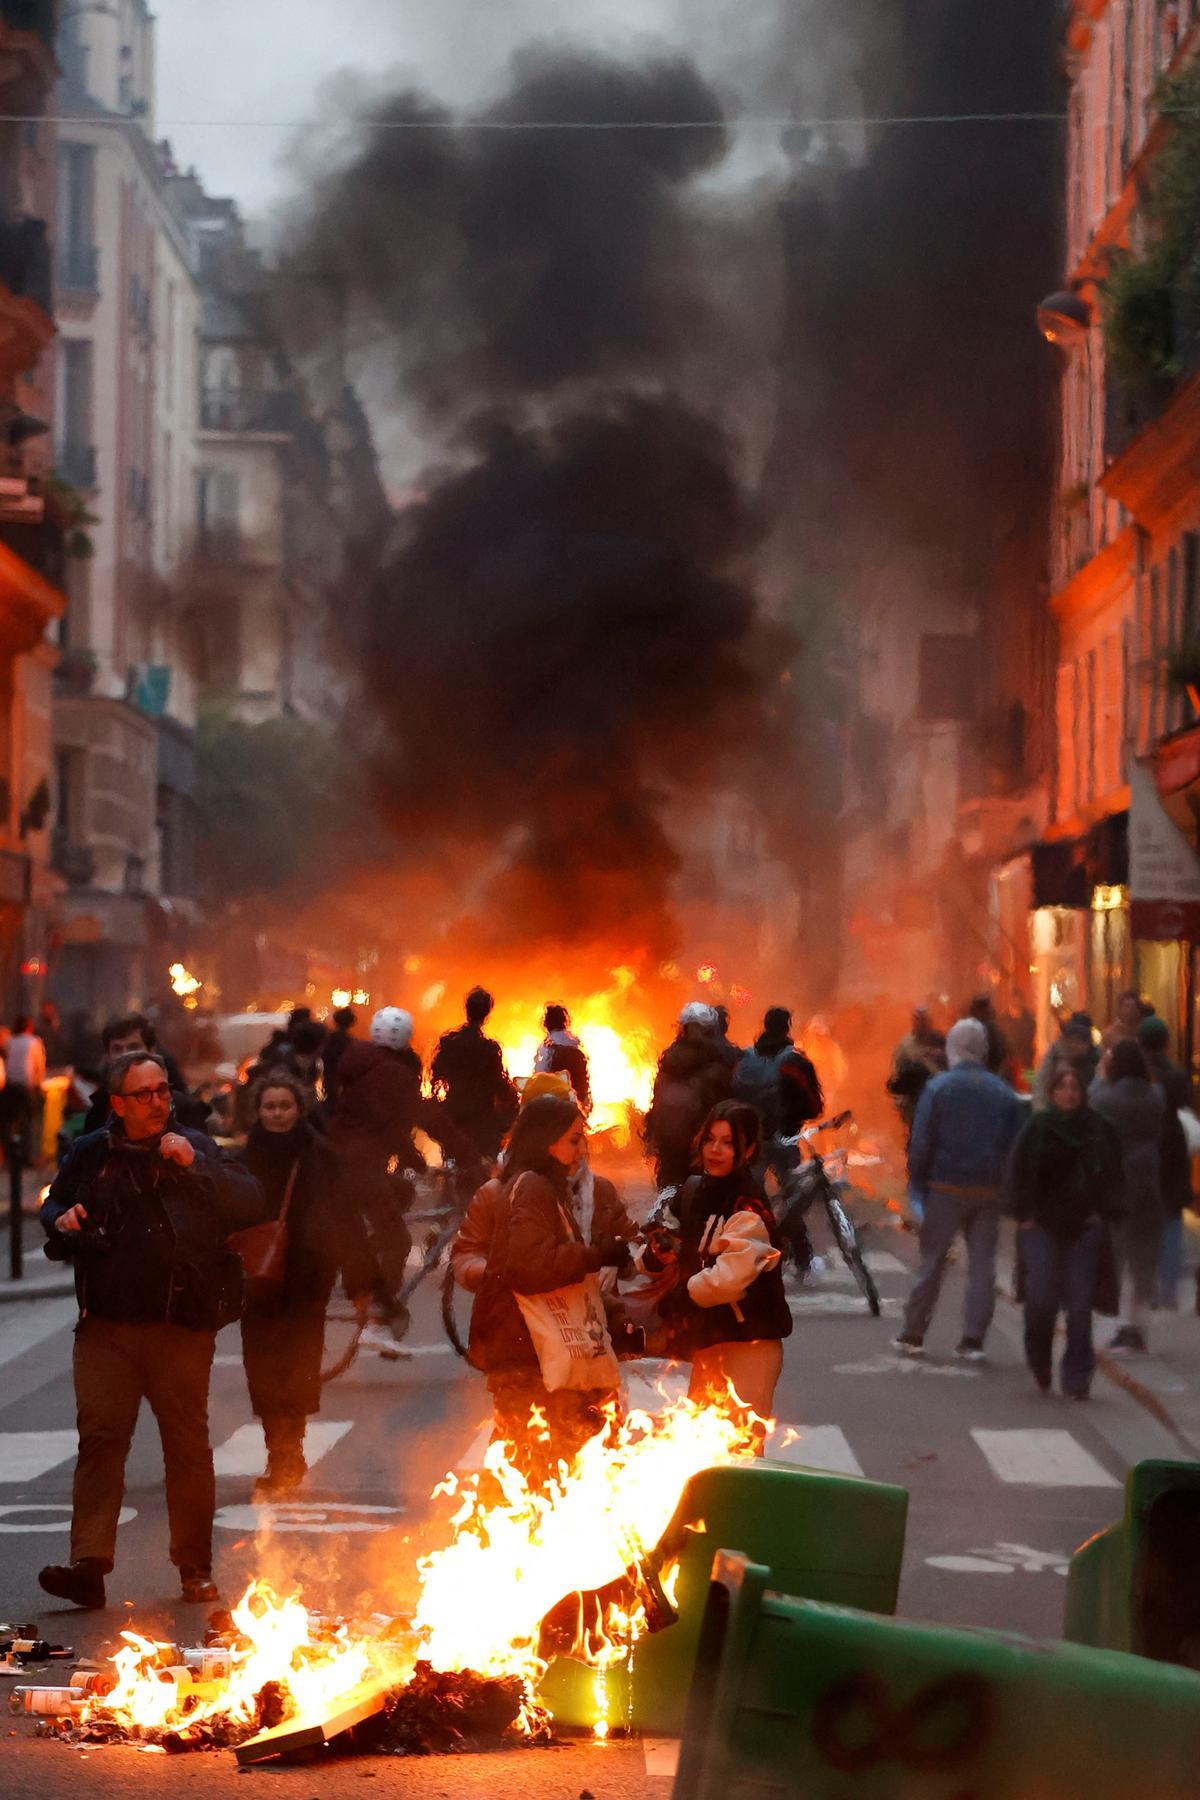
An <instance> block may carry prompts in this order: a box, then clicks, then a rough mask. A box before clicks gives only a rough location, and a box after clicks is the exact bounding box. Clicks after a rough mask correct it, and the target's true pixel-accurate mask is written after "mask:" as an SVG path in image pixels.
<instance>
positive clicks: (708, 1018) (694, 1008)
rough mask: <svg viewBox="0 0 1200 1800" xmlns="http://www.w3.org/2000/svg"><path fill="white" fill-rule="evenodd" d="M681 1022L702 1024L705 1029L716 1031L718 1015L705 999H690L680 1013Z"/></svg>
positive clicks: (682, 1023) (684, 1023)
mask: <svg viewBox="0 0 1200 1800" xmlns="http://www.w3.org/2000/svg"><path fill="white" fill-rule="evenodd" d="M679 1023H680V1024H681V1025H700V1026H703V1028H704V1030H705V1031H715V1030H716V1028H717V1015H716V1013H715V1012H714V1011H713V1009H712V1007H711V1006H706V1005H705V1004H704V1002H703V1000H689V1001H688V1003H687V1005H686V1006H685V1007H684V1009H683V1011H682V1012H681V1013H680V1015H679Z"/></svg>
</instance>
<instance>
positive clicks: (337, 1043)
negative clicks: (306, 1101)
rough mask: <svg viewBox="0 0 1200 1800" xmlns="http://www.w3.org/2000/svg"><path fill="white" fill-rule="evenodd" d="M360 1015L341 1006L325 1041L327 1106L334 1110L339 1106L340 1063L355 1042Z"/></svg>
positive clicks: (323, 1058) (324, 1059)
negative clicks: (353, 1041) (352, 1042)
mask: <svg viewBox="0 0 1200 1800" xmlns="http://www.w3.org/2000/svg"><path fill="white" fill-rule="evenodd" d="M357 1023H358V1014H357V1013H356V1012H355V1011H354V1009H353V1007H350V1006H339V1007H338V1009H337V1011H336V1012H335V1013H334V1015H333V1030H332V1031H331V1032H330V1033H329V1036H328V1037H327V1038H326V1039H325V1047H324V1049H323V1051H322V1053H321V1061H322V1062H323V1063H324V1065H325V1104H326V1106H327V1107H328V1108H329V1109H330V1111H332V1110H333V1108H334V1106H335V1105H336V1104H337V1084H338V1063H339V1062H340V1061H341V1059H342V1057H343V1056H344V1055H345V1052H346V1047H347V1045H348V1044H349V1043H350V1042H351V1041H352V1040H353V1037H354V1027H355V1025H357Z"/></svg>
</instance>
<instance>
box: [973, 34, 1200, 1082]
mask: <svg viewBox="0 0 1200 1800" xmlns="http://www.w3.org/2000/svg"><path fill="white" fill-rule="evenodd" d="M1067 43H1068V56H1069V62H1068V67H1069V75H1070V101H1069V114H1070V142H1069V155H1068V169H1067V189H1066V245H1065V251H1066V254H1065V266H1064V272H1063V273H1064V281H1063V286H1062V289H1061V291H1060V292H1058V293H1056V294H1054V295H1051V296H1049V297H1048V298H1047V300H1046V302H1045V303H1044V305H1043V307H1042V309H1041V312H1040V314H1039V317H1040V320H1041V323H1042V325H1043V329H1044V330H1045V332H1046V335H1047V336H1049V337H1050V338H1051V340H1052V341H1054V342H1055V343H1057V344H1058V346H1059V356H1060V361H1061V391H1060V402H1061V404H1060V431H1059V463H1058V476H1057V484H1056V486H1057V491H1056V493H1055V496H1054V501H1053V515H1054V516H1053V533H1052V541H1053V548H1054V579H1053V590H1054V591H1053V598H1052V602H1051V606H1052V610H1053V614H1054V617H1055V620H1056V623H1057V628H1058V634H1059V657H1058V670H1057V692H1056V740H1057V757H1056V778H1055V784H1054V796H1053V802H1054V804H1053V824H1052V827H1051V829H1050V830H1049V831H1048V832H1047V834H1046V837H1045V839H1044V840H1043V841H1042V842H1040V843H1039V844H1038V845H1037V846H1036V847H1035V849H1034V851H1033V853H1032V856H1031V857H1030V859H1029V860H1028V864H1027V865H1026V866H1025V868H1024V869H1022V868H1020V867H1018V866H1015V865H1014V866H1012V867H1010V869H1009V870H1008V871H1007V874H1006V879H1007V881H1008V882H1009V884H1010V894H1011V905H1010V909H1009V910H1010V917H1011V919H1012V928H1013V930H1016V929H1017V926H1016V919H1017V917H1018V915H1019V912H1020V908H1021V904H1022V901H1021V889H1022V886H1023V884H1024V886H1025V895H1024V899H1025V903H1026V904H1027V905H1028V906H1029V908H1030V909H1031V912H1032V957H1031V960H1032V966H1033V969H1034V975H1035V983H1036V990H1037V1001H1038V1012H1039V1018H1040V1024H1041V1028H1042V1032H1043V1036H1044V1035H1045V1034H1046V1033H1048V1032H1049V1031H1051V1030H1052V1029H1053V1020H1054V1016H1055V1015H1056V1014H1057V1015H1059V1016H1061V1015H1062V1014H1063V1013H1064V1012H1066V1011H1070V1010H1072V1009H1073V1008H1075V1007H1085V1008H1086V1009H1087V1010H1088V1011H1090V1012H1091V1014H1092V1016H1093V1017H1094V1018H1095V1019H1096V1021H1097V1022H1098V1023H1100V1024H1103V1023H1104V1022H1106V1020H1107V1019H1109V1018H1110V1017H1111V1015H1112V1011H1113V1007H1114V1004H1115V1000H1116V996H1117V995H1118V994H1119V992H1120V991H1121V990H1122V989H1123V988H1125V987H1128V986H1133V987H1136V988H1138V989H1139V990H1141V991H1142V992H1143V993H1145V994H1146V995H1148V996H1149V998H1150V999H1152V1000H1153V1002H1154V1004H1155V1006H1156V1007H1157V1009H1158V1011H1159V1012H1160V1013H1161V1014H1162V1016H1163V1017H1164V1018H1165V1019H1166V1020H1167V1021H1168V1023H1169V1024H1170V1026H1171V1029H1172V1033H1173V1036H1174V1040H1175V1047H1176V1050H1177V1051H1178V1052H1179V1053H1181V1054H1185V1053H1190V1052H1191V1051H1192V1050H1193V1048H1194V1045H1195V1039H1196V1031H1195V1017H1194V1015H1195V1007H1196V986H1197V984H1196V945H1197V944H1198V943H1200V904H1198V903H1200V861H1197V858H1196V854H1195V853H1196V848H1197V844H1198V842H1200V838H1198V835H1197V819H1198V817H1200V808H1198V798H1197V797H1198V796H1200V725H1198V724H1197V721H1198V720H1200V704H1198V702H1200V685H1197V683H1196V682H1195V681H1194V680H1193V679H1192V677H1191V676H1190V674H1189V668H1190V664H1189V661H1188V659H1189V656H1190V655H1192V654H1193V652H1194V650H1195V647H1196V645H1197V642H1198V640H1197V626H1198V623H1200V615H1198V611H1197V609H1198V606H1200V587H1198V583H1200V481H1198V480H1197V477H1196V473H1195V471H1196V468H1197V454H1198V452H1200V332H1198V331H1197V328H1196V322H1195V317H1194V313H1193V310H1192V306H1191V302H1190V300H1189V298H1188V295H1189V289H1188V275H1189V268H1190V262H1191V257H1194V254H1195V252H1194V238H1193V240H1192V243H1193V248H1192V251H1191V256H1189V257H1185V258H1184V266H1183V268H1182V270H1180V271H1174V272H1173V271H1172V270H1171V269H1170V268H1168V267H1167V266H1166V263H1165V262H1164V260H1163V248H1162V247H1163V246H1165V245H1167V244H1168V242H1169V236H1170V232H1171V230H1172V229H1173V226H1172V222H1171V221H1170V220H1169V219H1165V218H1164V217H1163V216H1161V206H1160V201H1159V199H1158V193H1159V184H1158V176H1159V173H1160V172H1161V171H1162V170H1163V168H1164V166H1165V165H1164V159H1167V158H1172V159H1175V158H1179V157H1183V158H1187V157H1188V156H1192V157H1195V156H1196V155H1200V143H1194V142H1193V140H1194V139H1195V138H1196V134H1195V132H1194V130H1193V129H1191V128H1190V127H1187V128H1184V129H1183V130H1181V128H1180V127H1179V125H1178V117H1179V116H1180V115H1178V114H1176V112H1175V106H1177V105H1178V102H1179V96H1180V94H1181V93H1183V92H1185V90H1181V89H1178V88H1175V89H1172V88H1170V87H1168V88H1167V89H1165V90H1164V87H1163V85H1162V84H1163V83H1164V82H1166V83H1178V82H1181V81H1182V82H1184V83H1188V82H1190V83H1193V84H1194V83H1195V81H1196V78H1197V68H1196V66H1195V59H1196V55H1197V51H1198V50H1200V7H1198V6H1197V4H1196V3H1195V0H1172V3H1171V4H1169V5H1164V4H1162V0H1076V4H1075V5H1074V6H1073V7H1072V8H1071V10H1070V19H1069V27H1068V32H1067ZM1164 92H1165V93H1166V95H1167V98H1168V100H1172V98H1173V104H1172V105H1169V106H1168V108H1167V113H1166V116H1163V113H1162V111H1161V106H1162V97H1163V95H1164ZM1193 105H1194V102H1193ZM1194 228H1195V227H1194V221H1193V222H1192V223H1191V226H1190V229H1191V230H1192V231H1193V232H1194ZM1135 277H1136V280H1135V279H1134V278H1135ZM1135 288H1136V289H1137V290H1139V291H1137V292H1135ZM1146 294H1148V295H1149V296H1150V306H1151V310H1152V314H1153V316H1157V317H1158V318H1159V319H1160V320H1161V321H1162V327H1161V329H1162V333H1163V342H1162V343H1161V345H1160V346H1158V348H1157V350H1155V348H1154V346H1153V344H1152V343H1150V342H1149V338H1148V337H1147V335H1146V334H1143V333H1141V331H1140V327H1139V328H1138V330H1136V331H1134V330H1131V329H1130V327H1131V326H1132V325H1136V324H1137V320H1136V319H1135V316H1134V313H1133V311H1131V310H1130V309H1131V308H1135V307H1139V306H1141V305H1142V304H1143V300H1142V296H1143V295H1146ZM1149 335H1150V337H1152V336H1153V333H1151V334H1149ZM1198 673H1200V671H1198Z"/></svg>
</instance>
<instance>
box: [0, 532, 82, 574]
mask: <svg viewBox="0 0 1200 1800" xmlns="http://www.w3.org/2000/svg"><path fill="white" fill-rule="evenodd" d="M0 544H6V545H7V546H8V548H9V549H10V550H11V551H12V552H13V554H14V556H19V557H20V558H21V561H22V562H24V563H27V564H28V565H29V567H30V568H31V569H32V570H33V571H34V572H35V574H38V575H40V576H41V577H42V580H43V581H48V582H49V583H50V586H51V587H54V588H58V589H60V590H61V589H62V588H63V586H64V583H65V581H66V572H67V548H66V535H65V533H64V531H63V528H62V526H61V525H60V524H58V523H56V522H55V521H54V520H52V519H37V520H30V521H28V522H26V521H25V520H20V519H0Z"/></svg>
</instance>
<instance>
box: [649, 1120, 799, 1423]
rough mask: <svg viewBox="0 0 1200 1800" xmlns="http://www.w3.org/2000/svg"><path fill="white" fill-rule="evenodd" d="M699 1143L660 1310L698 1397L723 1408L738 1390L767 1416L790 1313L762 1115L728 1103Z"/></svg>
mask: <svg viewBox="0 0 1200 1800" xmlns="http://www.w3.org/2000/svg"><path fill="white" fill-rule="evenodd" d="M696 1141H697V1159H698V1162H699V1171H698V1173H696V1174H694V1175H692V1176H691V1177H690V1178H689V1180H687V1181H686V1182H685V1183H684V1185H683V1187H682V1188H681V1189H680V1192H679V1197H678V1199H677V1201H676V1204H675V1210H676V1215H677V1217H678V1219H679V1227H680V1229H679V1268H678V1278H677V1281H676V1285H675V1287H674V1288H673V1289H672V1291H671V1293H670V1294H668V1295H667V1297H666V1299H665V1300H664V1301H663V1303H662V1308H661V1310H662V1313H663V1315H664V1317H665V1318H666V1319H667V1321H668V1322H669V1324H670V1327H671V1334H672V1347H673V1349H674V1351H675V1353H676V1354H677V1355H678V1356H681V1357H683V1358H684V1359H685V1360H686V1361H689V1362H690V1363H691V1365H692V1379H691V1384H690V1387H689V1389H688V1392H689V1395H690V1396H691V1398H692V1399H706V1400H710V1401H712V1402H714V1403H715V1404H718V1405H719V1404H722V1403H723V1402H726V1401H727V1399H728V1395H729V1390H730V1388H731V1387H732V1389H733V1391H734V1392H735V1393H736V1395H737V1397H738V1399H739V1400H740V1401H741V1402H742V1403H743V1404H744V1405H746V1406H749V1407H751V1408H752V1409H753V1410H754V1412H755V1413H757V1414H758V1416H759V1418H762V1419H768V1418H770V1417H771V1407H772V1404H773V1402H774V1397H775V1385H776V1383H777V1382H778V1380H779V1375H780V1371H781V1369H782V1368H783V1340H784V1338H786V1337H790V1335H791V1330H792V1315H791V1312H790V1310H789V1308H788V1303H787V1297H786V1295H785V1294H784V1291H783V1270H782V1267H781V1251H780V1244H779V1241H778V1230H777V1227H776V1224H775V1217H774V1214H773V1213H772V1211H771V1209H770V1207H769V1206H768V1204H767V1202H766V1200H765V1199H764V1197H763V1193H762V1189H761V1188H760V1187H759V1185H758V1182H757V1180H756V1179H755V1176H754V1172H753V1165H754V1160H755V1158H756V1156H757V1155H758V1152H759V1123H758V1114H757V1112H756V1111H755V1109H754V1108H753V1107H752V1106H746V1105H744V1104H743V1103H742V1102H740V1101H737V1100H723V1101H722V1102H721V1103H720V1105H718V1106H714V1107H713V1109H712V1111H711V1112H710V1113H709V1115H708V1118H707V1119H706V1120H705V1122H704V1125H703V1127H702V1129H701V1131H700V1135H699V1137H698V1138H697V1140H696ZM652 1257H653V1250H652V1249H651V1250H650V1251H648V1252H647V1253H646V1254H644V1255H643V1259H642V1260H643V1264H644V1266H646V1267H647V1268H649V1267H650V1266H651V1261H652Z"/></svg>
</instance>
